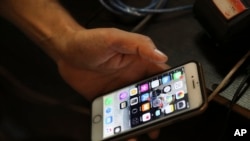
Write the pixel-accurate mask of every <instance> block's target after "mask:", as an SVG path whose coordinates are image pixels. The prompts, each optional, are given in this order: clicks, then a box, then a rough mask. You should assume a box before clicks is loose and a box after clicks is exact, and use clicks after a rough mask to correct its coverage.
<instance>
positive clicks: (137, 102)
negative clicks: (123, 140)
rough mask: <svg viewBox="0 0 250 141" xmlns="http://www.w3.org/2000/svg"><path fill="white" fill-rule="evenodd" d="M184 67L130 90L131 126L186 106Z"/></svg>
mask: <svg viewBox="0 0 250 141" xmlns="http://www.w3.org/2000/svg"><path fill="white" fill-rule="evenodd" d="M184 84H185V77H184V69H183V68H180V69H176V70H174V71H172V72H169V73H165V74H162V75H161V76H157V77H155V78H152V79H151V80H148V81H145V82H142V83H140V84H138V85H136V86H135V88H132V89H131V90H130V115H131V119H130V120H131V126H132V127H134V126H138V125H140V124H143V123H144V122H148V121H150V120H154V119H157V118H160V117H163V116H166V115H169V114H171V113H173V112H175V111H178V110H182V109H185V108H186V107H187V104H186V102H187V97H185V92H186V89H185V88H186V87H185V86H184Z"/></svg>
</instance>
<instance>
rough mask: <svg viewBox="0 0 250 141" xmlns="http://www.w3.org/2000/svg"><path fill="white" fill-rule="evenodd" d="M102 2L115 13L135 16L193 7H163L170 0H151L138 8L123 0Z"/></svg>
mask: <svg viewBox="0 0 250 141" xmlns="http://www.w3.org/2000/svg"><path fill="white" fill-rule="evenodd" d="M99 1H100V3H101V4H102V5H103V6H104V7H105V8H107V9H108V10H109V11H111V12H113V13H115V14H120V15H121V14H129V15H133V16H145V15H148V14H154V13H168V12H175V11H180V10H187V9H192V7H193V5H184V6H177V7H173V8H163V6H164V5H165V4H166V3H167V1H168V0H151V2H150V3H149V4H148V5H147V6H145V7H143V8H136V7H132V6H129V5H127V4H125V3H124V2H122V0H99Z"/></svg>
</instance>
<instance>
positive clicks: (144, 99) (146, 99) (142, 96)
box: [141, 93, 150, 102]
mask: <svg viewBox="0 0 250 141" xmlns="http://www.w3.org/2000/svg"><path fill="white" fill-rule="evenodd" d="M149 100H150V98H149V93H144V94H142V95H141V102H144V101H149Z"/></svg>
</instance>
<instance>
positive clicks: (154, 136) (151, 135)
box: [148, 130, 160, 140]
mask: <svg viewBox="0 0 250 141" xmlns="http://www.w3.org/2000/svg"><path fill="white" fill-rule="evenodd" d="M159 134H160V130H154V131H151V132H149V133H148V136H149V138H150V139H152V140H156V139H157V138H158V137H159Z"/></svg>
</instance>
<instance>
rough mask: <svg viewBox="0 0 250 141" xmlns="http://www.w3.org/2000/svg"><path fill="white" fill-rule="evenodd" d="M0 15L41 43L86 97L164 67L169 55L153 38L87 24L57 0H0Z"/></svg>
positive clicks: (88, 97) (64, 77)
mask: <svg viewBox="0 0 250 141" xmlns="http://www.w3.org/2000/svg"><path fill="white" fill-rule="evenodd" d="M0 14H1V16H3V17H5V18H6V19H8V20H9V21H11V22H12V23H13V24H15V25H16V26H17V27H19V28H20V29H21V30H22V31H23V32H24V33H26V34H27V36H29V37H30V38H31V39H32V40H33V41H34V42H35V43H37V44H38V45H39V46H40V47H41V48H42V49H43V50H44V51H45V52H46V53H47V54H48V55H49V56H50V57H51V58H52V59H53V60H54V61H55V63H56V64H57V66H58V70H59V72H60V74H61V76H62V77H63V79H64V80H65V81H66V82H67V83H68V84H69V85H70V86H72V87H73V88H74V89H75V90H77V91H78V92H79V93H80V94H82V95H83V96H84V97H85V98H86V99H88V100H92V99H93V98H94V97H96V96H97V95H99V94H100V93H105V92H106V91H110V90H112V89H115V88H118V87H120V86H122V85H126V84H127V83H130V82H132V81H135V80H138V79H141V78H142V77H144V76H145V75H146V74H152V73H155V72H157V71H160V70H162V68H163V66H164V68H165V64H164V63H165V61H166V60H167V57H166V56H165V55H164V54H163V53H161V52H159V51H158V50H157V49H156V47H155V45H154V43H153V42H152V41H151V39H150V38H148V37H146V36H143V35H139V34H135V33H129V32H126V31H121V30H119V29H114V28H100V29H85V28H84V27H82V26H80V25H79V24H78V23H77V22H76V21H75V20H74V19H73V18H72V17H71V15H70V14H69V13H68V12H67V11H66V10H65V9H64V8H63V7H62V6H61V5H60V3H59V2H58V1H57V0H0ZM134 72H137V73H136V74H135V73H134ZM138 74H139V75H138ZM117 78H119V79H117ZM121 78H122V79H121ZM97 80H98V81H97ZM107 85H109V87H107Z"/></svg>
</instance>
